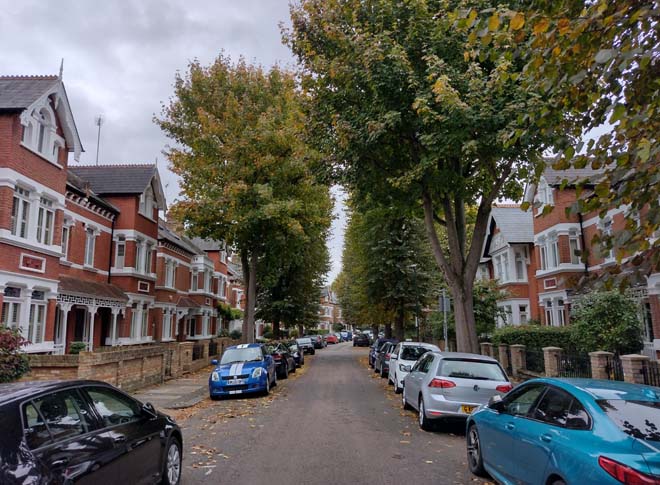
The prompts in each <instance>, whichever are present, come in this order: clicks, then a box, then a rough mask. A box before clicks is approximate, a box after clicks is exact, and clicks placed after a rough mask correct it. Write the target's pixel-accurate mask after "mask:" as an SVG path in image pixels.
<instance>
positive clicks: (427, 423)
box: [419, 397, 432, 431]
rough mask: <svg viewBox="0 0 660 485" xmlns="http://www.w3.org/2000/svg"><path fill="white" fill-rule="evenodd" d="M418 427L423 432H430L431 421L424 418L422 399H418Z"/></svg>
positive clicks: (424, 409) (424, 410) (424, 411)
mask: <svg viewBox="0 0 660 485" xmlns="http://www.w3.org/2000/svg"><path fill="white" fill-rule="evenodd" d="M419 427H420V428H422V429H423V430H424V431H431V428H432V426H431V421H430V420H429V418H427V417H426V408H425V407H424V398H423V397H420V398H419Z"/></svg>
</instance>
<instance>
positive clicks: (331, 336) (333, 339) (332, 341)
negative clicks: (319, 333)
mask: <svg viewBox="0 0 660 485" xmlns="http://www.w3.org/2000/svg"><path fill="white" fill-rule="evenodd" d="M325 340H326V342H328V343H329V344H338V343H339V339H338V338H337V336H336V335H335V334H334V333H331V334H329V335H328V336H327V337H326V339H325Z"/></svg>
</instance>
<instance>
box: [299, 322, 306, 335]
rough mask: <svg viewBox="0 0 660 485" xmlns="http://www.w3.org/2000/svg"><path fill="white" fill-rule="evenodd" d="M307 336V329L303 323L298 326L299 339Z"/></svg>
mask: <svg viewBox="0 0 660 485" xmlns="http://www.w3.org/2000/svg"><path fill="white" fill-rule="evenodd" d="M303 335H305V327H304V326H303V324H302V323H299V324H298V337H302V336H303Z"/></svg>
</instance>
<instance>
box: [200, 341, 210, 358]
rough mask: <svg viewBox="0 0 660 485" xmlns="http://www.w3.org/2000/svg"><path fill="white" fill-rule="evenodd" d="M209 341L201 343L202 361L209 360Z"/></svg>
mask: <svg viewBox="0 0 660 485" xmlns="http://www.w3.org/2000/svg"><path fill="white" fill-rule="evenodd" d="M210 343H211V341H210V340H204V341H203V342H202V359H204V360H209V344H210Z"/></svg>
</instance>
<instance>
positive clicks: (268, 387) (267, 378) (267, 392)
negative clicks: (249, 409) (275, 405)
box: [264, 374, 270, 396]
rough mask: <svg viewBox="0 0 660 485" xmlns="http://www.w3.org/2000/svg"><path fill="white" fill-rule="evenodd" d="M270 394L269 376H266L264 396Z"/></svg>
mask: <svg viewBox="0 0 660 485" xmlns="http://www.w3.org/2000/svg"><path fill="white" fill-rule="evenodd" d="M268 394H270V376H269V375H268V374H266V390H265V391H264V396H267V395H268Z"/></svg>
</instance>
